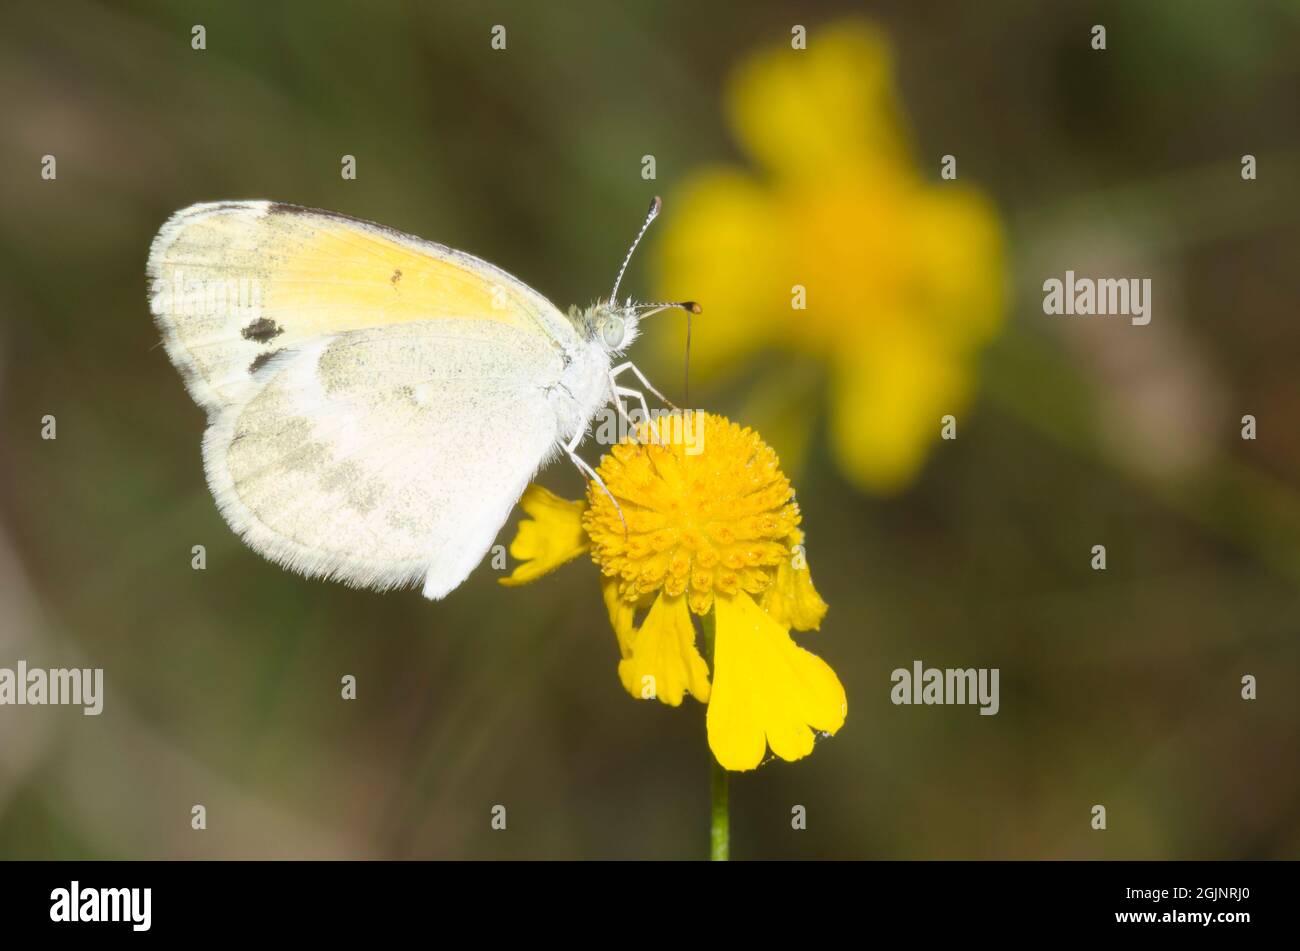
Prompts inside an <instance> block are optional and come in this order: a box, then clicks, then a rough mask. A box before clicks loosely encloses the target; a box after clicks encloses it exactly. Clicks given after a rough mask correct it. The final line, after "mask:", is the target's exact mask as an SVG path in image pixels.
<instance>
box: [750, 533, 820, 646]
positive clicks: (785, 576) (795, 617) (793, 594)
mask: <svg viewBox="0 0 1300 951" xmlns="http://www.w3.org/2000/svg"><path fill="white" fill-rule="evenodd" d="M792 545H794V546H798V547H796V548H795V550H794V552H793V554H792V555H791V557H790V558H787V559H786V560H785V561H782V562H781V564H780V565H779V566H778V567H777V569H776V580H774V581H773V582H772V584H771V586H770V587H769V588H768V589H767V590H766V591H764V592H763V599H762V601H760V602H759V606H760V607H761V608H762V609H763V610H764V611H765V612H767V614H768V615H770V616H771V618H772V620H774V621H776V623H778V624H780V625H781V626H782V627H787V628H793V629H794V630H796V631H815V630H817V629H818V628H820V627H821V624H822V618H824V617H825V616H826V610H827V608H826V602H825V601H823V600H822V596H821V595H820V594H818V593H817V589H816V588H814V587H813V583H812V572H811V571H809V570H808V555H807V553H806V552H805V551H804V550H803V533H802V532H798V533H797V534H796V536H795V539H794V540H793V541H792Z"/></svg>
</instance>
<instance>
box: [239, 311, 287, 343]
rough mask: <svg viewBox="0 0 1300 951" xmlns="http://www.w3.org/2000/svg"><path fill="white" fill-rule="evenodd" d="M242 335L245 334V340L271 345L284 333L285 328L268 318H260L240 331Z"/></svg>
mask: <svg viewBox="0 0 1300 951" xmlns="http://www.w3.org/2000/svg"><path fill="white" fill-rule="evenodd" d="M240 333H242V334H243V337H244V339H245V340H252V341H253V342H254V343H270V342H271V341H272V340H274V339H275V338H276V337H278V336H280V334H282V333H284V328H283V327H281V326H280V325H279V324H277V323H276V322H275V321H274V320H269V319H268V318H266V317H259V318H257V320H255V321H253V322H252V323H251V324H249V325H248V326H247V327H245V328H244V329H243V330H242V331H240Z"/></svg>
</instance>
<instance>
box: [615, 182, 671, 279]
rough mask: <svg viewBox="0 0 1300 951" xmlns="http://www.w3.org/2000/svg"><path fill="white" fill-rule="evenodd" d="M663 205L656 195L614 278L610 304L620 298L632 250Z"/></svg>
mask: <svg viewBox="0 0 1300 951" xmlns="http://www.w3.org/2000/svg"><path fill="white" fill-rule="evenodd" d="M663 206H664V203H663V202H662V201H660V200H659V196H658V195H655V197H654V200H653V201H651V202H650V211H649V212H647V213H646V216H645V224H643V225H642V226H641V230H640V231H638V232H637V233H636V237H635V238H634V239H633V240H632V247H630V248H628V249H627V257H625V258H624V259H623V266H622V267H620V268H619V269H618V277H616V278H614V289H613V290H612V291H610V292H609V302H610V304H614V303H616V302H617V300H618V286H619V285H620V284H622V283H623V272H624V271H626V270H627V266H628V263H629V262H630V261H631V260H632V252H633V251H635V250H636V246H637V245H638V244H640V243H641V238H642V236H643V235H645V232H646V229H647V228H649V227H650V222H652V221H654V220H655V218H657V217H659V209H660V208H662V207H663Z"/></svg>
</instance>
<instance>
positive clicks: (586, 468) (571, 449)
mask: <svg viewBox="0 0 1300 951" xmlns="http://www.w3.org/2000/svg"><path fill="white" fill-rule="evenodd" d="M583 435H584V432H583V430H581V429H580V430H578V431H577V432H576V433H574V434H573V438H572V439H570V440H569V441H568V442H567V443H565V446H564V451H565V452H566V453H567V454H568V456H569V461H570V462H572V463H573V464H574V465H575V466H577V467H578V471H579V472H581V473H582V474H583V475H584V476H585V477H586V478H588V479H590V480H591V481H592V482H594V483H596V485H598V486H600V491H602V492H604V493H605V495H606V496H608V497H609V500H610V501H611V502H613V503H614V511H615V512H617V513H618V519H619V521H620V522H622V523H623V533H624V534H626V533H627V530H628V528H627V519H626V518H625V517H624V516H623V507H622V506H621V505H619V504H618V499H616V498H614V493H613V492H610V491H609V488H608V487H607V486H606V485H605V480H604V479H602V478H601V477H600V473H599V472H597V471H596V470H595V469H593V468H592V467H591V466H590V465H589V464H588V463H587V460H586V459H583V458H582V456H580V455H578V452H577V449H578V443H580V442H582V437H583Z"/></svg>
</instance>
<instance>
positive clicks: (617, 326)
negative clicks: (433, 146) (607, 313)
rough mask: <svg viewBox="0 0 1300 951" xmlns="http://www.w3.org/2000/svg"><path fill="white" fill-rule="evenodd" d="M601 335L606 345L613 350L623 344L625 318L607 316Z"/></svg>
mask: <svg viewBox="0 0 1300 951" xmlns="http://www.w3.org/2000/svg"><path fill="white" fill-rule="evenodd" d="M600 336H601V337H602V338H603V339H604V341H605V346H607V347H609V349H611V350H617V349H618V348H619V347H621V346H623V318H622V317H607V318H606V319H605V323H604V324H602V325H601V328H600Z"/></svg>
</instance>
